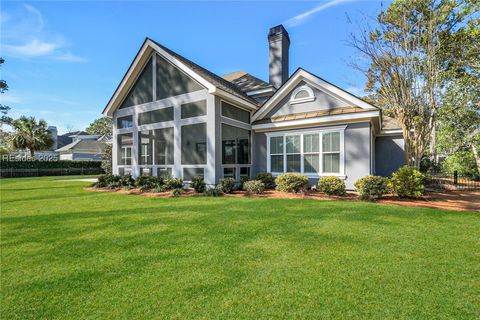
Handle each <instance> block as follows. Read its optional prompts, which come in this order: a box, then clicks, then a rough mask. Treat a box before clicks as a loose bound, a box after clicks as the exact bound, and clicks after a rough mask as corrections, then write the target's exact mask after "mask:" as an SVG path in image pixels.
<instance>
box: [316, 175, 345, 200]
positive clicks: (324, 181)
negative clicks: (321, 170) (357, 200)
mask: <svg viewBox="0 0 480 320" xmlns="http://www.w3.org/2000/svg"><path fill="white" fill-rule="evenodd" d="M318 191H320V192H323V193H326V194H328V195H336V196H343V195H344V194H345V182H343V180H341V179H340V178H339V177H322V178H320V179H318Z"/></svg>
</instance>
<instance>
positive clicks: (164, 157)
mask: <svg viewBox="0 0 480 320" xmlns="http://www.w3.org/2000/svg"><path fill="white" fill-rule="evenodd" d="M138 140H139V143H138V145H139V154H138V158H139V163H140V164H141V165H142V164H143V165H152V164H155V165H158V164H160V165H168V164H173V128H164V129H156V130H148V131H142V132H139V135H138Z"/></svg>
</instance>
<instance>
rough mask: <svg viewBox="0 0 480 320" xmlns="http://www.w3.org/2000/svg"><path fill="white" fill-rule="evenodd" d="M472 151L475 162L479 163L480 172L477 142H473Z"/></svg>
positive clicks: (479, 165) (479, 172)
mask: <svg viewBox="0 0 480 320" xmlns="http://www.w3.org/2000/svg"><path fill="white" fill-rule="evenodd" d="M472 152H473V156H474V157H475V162H476V163H477V172H478V174H480V154H478V151H477V147H476V146H475V144H472Z"/></svg>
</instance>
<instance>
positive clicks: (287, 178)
mask: <svg viewBox="0 0 480 320" xmlns="http://www.w3.org/2000/svg"><path fill="white" fill-rule="evenodd" d="M275 184H276V185H277V186H276V189H277V190H278V191H282V192H295V193H297V192H300V191H302V192H303V191H305V190H307V187H308V178H307V176H304V175H303V174H300V173H284V174H282V175H279V176H278V177H277V178H276V179H275Z"/></svg>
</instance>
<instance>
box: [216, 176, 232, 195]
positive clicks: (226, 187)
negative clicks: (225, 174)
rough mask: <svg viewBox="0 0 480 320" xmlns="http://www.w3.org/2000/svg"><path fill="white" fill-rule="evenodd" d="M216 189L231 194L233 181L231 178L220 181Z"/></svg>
mask: <svg viewBox="0 0 480 320" xmlns="http://www.w3.org/2000/svg"><path fill="white" fill-rule="evenodd" d="M217 188H219V189H220V190H222V192H223V193H232V192H233V190H234V189H235V180H233V179H232V178H226V179H223V180H220V183H219V184H218V186H217Z"/></svg>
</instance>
